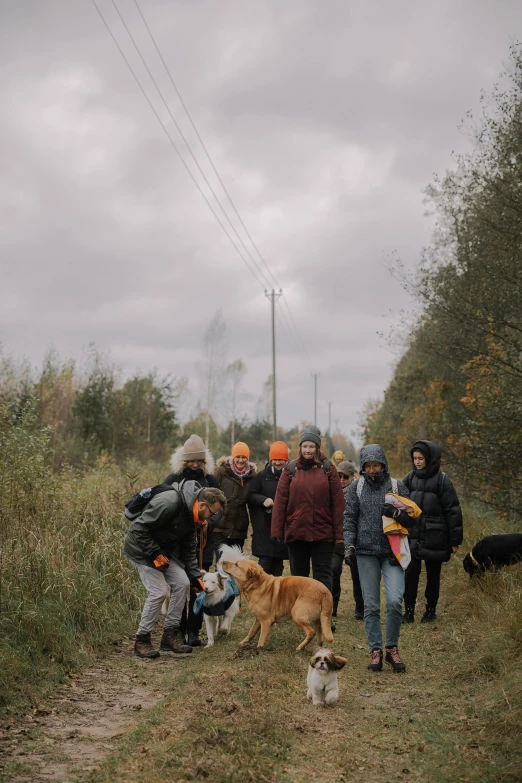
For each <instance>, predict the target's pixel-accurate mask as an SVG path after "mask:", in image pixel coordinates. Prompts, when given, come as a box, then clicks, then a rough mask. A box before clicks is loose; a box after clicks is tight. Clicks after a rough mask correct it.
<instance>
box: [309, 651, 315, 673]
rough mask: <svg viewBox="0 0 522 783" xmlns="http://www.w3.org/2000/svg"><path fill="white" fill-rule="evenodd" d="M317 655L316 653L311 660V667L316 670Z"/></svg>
mask: <svg viewBox="0 0 522 783" xmlns="http://www.w3.org/2000/svg"><path fill="white" fill-rule="evenodd" d="M315 655H316V654H315V653H314V654H313V655H312V657H311V658H310V666H311V667H312V669H315V664H316V660H315Z"/></svg>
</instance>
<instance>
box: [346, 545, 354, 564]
mask: <svg viewBox="0 0 522 783" xmlns="http://www.w3.org/2000/svg"><path fill="white" fill-rule="evenodd" d="M344 562H345V563H346V565H347V566H354V565H355V564H356V562H357V560H356V558H355V547H354V546H347V547H346V549H345V550H344Z"/></svg>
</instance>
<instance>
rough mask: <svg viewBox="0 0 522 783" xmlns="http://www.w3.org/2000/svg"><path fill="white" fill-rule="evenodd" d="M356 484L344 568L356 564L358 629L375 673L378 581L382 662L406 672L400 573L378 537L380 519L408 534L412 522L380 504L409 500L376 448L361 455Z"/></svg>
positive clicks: (378, 663) (348, 511)
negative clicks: (390, 497)
mask: <svg viewBox="0 0 522 783" xmlns="http://www.w3.org/2000/svg"><path fill="white" fill-rule="evenodd" d="M360 459H361V478H360V479H358V481H354V482H353V483H352V484H350V486H349V488H348V494H347V496H346V508H345V512H344V544H345V562H346V563H347V565H353V564H354V563H357V567H358V570H359V578H360V580H361V587H362V593H363V599H364V627H365V630H366V637H367V639H368V645H369V647H370V664H369V666H368V669H370V671H380V670H381V669H382V662H383V649H382V630H381V615H380V612H381V589H380V588H381V576H382V578H383V580H384V590H385V594H386V656H385V661H386V663H388V664H389V665H390V666H391V667H392V669H393V671H395V672H403V671H405V670H406V666H405V665H404V663H403V662H402V661H401V659H400V657H399V650H398V643H399V634H400V630H401V623H402V597H403V595H404V571H403V569H402V568H401V566H400V564H399V562H398V560H397V558H396V557H395V555H394V554H393V552H392V550H391V547H390V544H389V542H388V539H387V537H386V536H385V534H384V532H383V523H382V517H383V516H385V517H392V518H393V519H395V520H397V521H398V522H400V524H401V525H403V526H404V527H405V528H408V527H409V526H410V524H411V522H412V520H411V518H410V517H409V516H408V514H407V513H406V512H405V511H400V510H399V509H396V508H395V507H394V506H392V505H391V504H390V505H388V504H386V503H385V496H386V494H388V493H391V492H395V493H396V494H398V495H401V496H402V497H409V496H410V493H409V492H408V490H407V488H406V486H405V485H404V484H403V483H402V481H397V480H396V479H392V478H390V474H389V472H388V462H387V461H386V456H385V454H384V450H383V449H382V447H381V446H379V444H377V443H372V444H371V445H369V446H363V448H362V449H361V457H360Z"/></svg>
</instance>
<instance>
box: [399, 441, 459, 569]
mask: <svg viewBox="0 0 522 783" xmlns="http://www.w3.org/2000/svg"><path fill="white" fill-rule="evenodd" d="M414 451H420V452H422V454H424V456H425V457H426V467H425V468H423V469H422V470H417V468H416V467H415V465H414V463H413V452H414ZM411 459H412V464H413V470H411V471H410V472H409V473H408V475H407V476H405V477H404V483H405V484H406V486H407V487H408V489H409V491H410V497H411V499H412V500H414V501H415V503H416V504H417V505H418V506H419V508H421V509H422V516H420V517H418V518H417V519H415V520H412V525H411V527H410V529H409V530H408V538H409V540H410V551H411V556H412V557H415V558H417V559H418V560H439V561H441V562H446V561H447V560H449V559H450V557H451V548H452V547H453V546H459V545H460V544H461V543H462V509H461V507H460V503H459V499H458V497H457V493H456V492H455V489H454V487H453V484H452V483H451V480H450V479H449V478H448V476H447V475H446V474H445V473H441V470H440V460H441V453H440V449H439V447H438V446H437V445H436V444H435V443H432V442H431V441H430V440H418V441H417V442H416V443H415V444H414V446H413V448H412V450H411Z"/></svg>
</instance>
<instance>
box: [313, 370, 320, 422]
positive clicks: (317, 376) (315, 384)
mask: <svg viewBox="0 0 522 783" xmlns="http://www.w3.org/2000/svg"><path fill="white" fill-rule="evenodd" d="M319 375H320V373H318V372H313V373H312V378H313V379H314V424H315V426H316V427H317V379H318V378H319Z"/></svg>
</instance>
